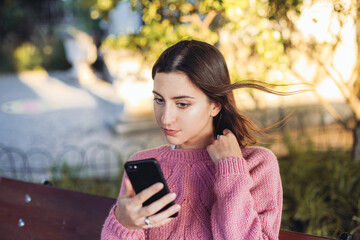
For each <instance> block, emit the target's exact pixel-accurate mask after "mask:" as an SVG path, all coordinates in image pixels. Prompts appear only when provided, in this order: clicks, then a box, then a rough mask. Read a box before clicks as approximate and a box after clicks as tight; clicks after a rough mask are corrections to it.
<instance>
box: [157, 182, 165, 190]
mask: <svg viewBox="0 0 360 240" xmlns="http://www.w3.org/2000/svg"><path fill="white" fill-rule="evenodd" d="M163 186H164V185H163V184H162V183H157V184H156V186H155V187H156V188H157V189H161V188H163Z"/></svg>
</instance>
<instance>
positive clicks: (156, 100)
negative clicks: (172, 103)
mask: <svg viewBox="0 0 360 240" xmlns="http://www.w3.org/2000/svg"><path fill="white" fill-rule="evenodd" d="M154 101H155V102H156V103H157V104H163V103H164V100H163V99H161V98H154Z"/></svg>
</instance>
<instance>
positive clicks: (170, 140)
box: [165, 136, 183, 145]
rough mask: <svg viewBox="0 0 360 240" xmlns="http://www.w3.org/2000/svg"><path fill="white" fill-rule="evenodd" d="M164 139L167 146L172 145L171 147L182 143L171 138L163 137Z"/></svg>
mask: <svg viewBox="0 0 360 240" xmlns="http://www.w3.org/2000/svg"><path fill="white" fill-rule="evenodd" d="M165 137H166V140H167V142H168V143H169V144H172V145H181V144H183V142H182V141H179V139H176V138H174V137H171V136H165Z"/></svg>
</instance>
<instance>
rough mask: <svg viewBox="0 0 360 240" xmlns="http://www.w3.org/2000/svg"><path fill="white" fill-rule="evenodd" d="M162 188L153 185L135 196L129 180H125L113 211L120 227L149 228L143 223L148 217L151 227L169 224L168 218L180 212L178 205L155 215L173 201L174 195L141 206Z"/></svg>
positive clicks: (157, 184)
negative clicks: (122, 191)
mask: <svg viewBox="0 0 360 240" xmlns="http://www.w3.org/2000/svg"><path fill="white" fill-rule="evenodd" d="M163 187H164V185H163V184H162V183H155V184H154V185H152V186H150V187H149V188H147V189H145V190H143V191H142V192H140V193H139V194H137V195H136V194H135V191H134V189H133V188H132V186H131V183H130V180H129V179H128V178H125V192H124V194H123V195H122V196H121V197H120V199H119V201H118V204H117V206H116V209H115V216H116V218H117V219H118V221H119V222H120V223H121V225H123V226H124V227H126V228H128V229H141V228H149V227H150V226H147V225H146V223H145V218H146V217H148V219H149V222H150V224H151V227H160V226H162V225H164V224H166V223H168V222H170V221H171V220H172V218H170V216H172V215H173V214H175V213H176V212H178V211H179V210H180V205H179V204H175V205H173V206H171V207H170V208H168V209H166V210H165V211H162V212H161V213H158V214H156V213H157V212H158V211H159V210H160V209H162V208H163V207H165V206H166V205H167V204H169V203H170V202H172V201H174V200H175V198H176V194H175V193H169V194H167V195H165V196H164V197H162V198H161V199H159V200H157V201H156V202H153V203H152V204H150V205H148V206H146V207H143V206H142V204H143V203H144V202H145V201H146V200H148V199H149V198H150V197H151V196H153V195H154V194H156V193H157V192H159V191H160V190H161V189H162V188H163Z"/></svg>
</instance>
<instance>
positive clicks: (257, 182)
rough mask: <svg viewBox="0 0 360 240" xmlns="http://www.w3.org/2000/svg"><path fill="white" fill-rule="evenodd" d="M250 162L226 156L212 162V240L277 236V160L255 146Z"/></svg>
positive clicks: (279, 207)
mask: <svg viewBox="0 0 360 240" xmlns="http://www.w3.org/2000/svg"><path fill="white" fill-rule="evenodd" d="M252 163H254V164H252V166H251V169H250V167H249V166H248V165H250V164H248V161H247V160H245V159H244V158H237V157H229V158H225V159H222V160H220V161H219V162H218V163H217V164H216V171H217V172H216V181H215V186H214V191H215V194H216V201H215V204H214V205H213V208H212V210H211V211H212V212H211V224H212V231H213V237H214V239H248V240H262V239H264V240H265V239H267V240H273V239H274V240H275V239H278V235H279V230H280V224H281V211H282V186H281V178H280V173H279V166H278V163H277V159H276V157H275V156H274V154H273V153H272V152H271V151H270V150H267V149H259V150H257V152H256V153H255V154H253V156H252Z"/></svg>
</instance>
